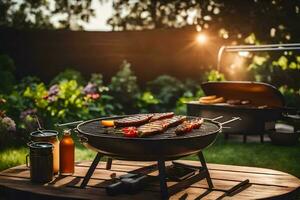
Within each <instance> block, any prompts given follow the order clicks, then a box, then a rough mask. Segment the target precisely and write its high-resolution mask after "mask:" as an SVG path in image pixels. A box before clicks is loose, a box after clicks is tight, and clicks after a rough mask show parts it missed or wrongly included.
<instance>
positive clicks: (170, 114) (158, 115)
mask: <svg viewBox="0 0 300 200" xmlns="http://www.w3.org/2000/svg"><path fill="white" fill-rule="evenodd" d="M173 116H174V113H173V112H167V113H153V116H152V117H151V119H150V120H149V122H153V121H157V120H161V119H167V118H171V117H173Z"/></svg>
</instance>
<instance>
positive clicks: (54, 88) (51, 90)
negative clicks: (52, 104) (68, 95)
mask: <svg viewBox="0 0 300 200" xmlns="http://www.w3.org/2000/svg"><path fill="white" fill-rule="evenodd" d="M58 92H59V87H58V85H57V84H55V85H52V86H51V87H50V88H49V91H48V96H55V95H57V94H58Z"/></svg>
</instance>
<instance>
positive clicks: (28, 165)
mask: <svg viewBox="0 0 300 200" xmlns="http://www.w3.org/2000/svg"><path fill="white" fill-rule="evenodd" d="M28 158H29V154H27V155H26V167H30V163H29V161H28Z"/></svg>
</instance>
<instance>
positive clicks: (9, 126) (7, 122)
mask: <svg viewBox="0 0 300 200" xmlns="http://www.w3.org/2000/svg"><path fill="white" fill-rule="evenodd" d="M1 124H2V126H3V127H4V128H5V129H6V130H7V131H13V132H14V131H16V123H15V121H14V120H12V119H11V118H9V117H4V118H2V119H1Z"/></svg>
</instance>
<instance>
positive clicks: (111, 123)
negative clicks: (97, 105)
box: [101, 120, 115, 127]
mask: <svg viewBox="0 0 300 200" xmlns="http://www.w3.org/2000/svg"><path fill="white" fill-rule="evenodd" d="M101 124H102V126H105V127H113V126H114V125H115V121H114V120H101Z"/></svg>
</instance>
